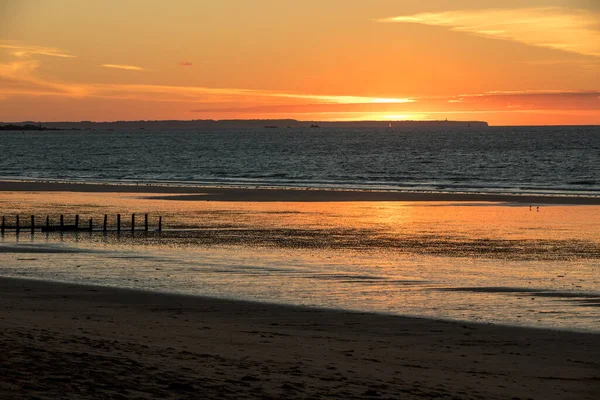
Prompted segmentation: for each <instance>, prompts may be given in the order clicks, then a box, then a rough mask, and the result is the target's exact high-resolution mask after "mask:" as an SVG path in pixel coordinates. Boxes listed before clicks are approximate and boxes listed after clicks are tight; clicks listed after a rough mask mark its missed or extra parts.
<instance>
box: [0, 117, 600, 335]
mask: <svg viewBox="0 0 600 400" xmlns="http://www.w3.org/2000/svg"><path fill="white" fill-rule="evenodd" d="M0 180H27V181H57V182H63V181H64V182H84V183H118V184H134V185H139V184H144V185H145V184H158V185H177V186H186V185H188V186H211V187H223V186H234V187H252V188H254V187H265V188H269V187H277V188H290V189H315V188H321V189H331V190H341V189H343V190H387V191H410V192H415V191H417V192H460V193H465V192H468V193H501V194H514V195H519V194H537V195H542V196H558V195H560V196H579V197H582V196H586V197H590V196H600V127H489V128H485V129H479V128H476V129H471V128H469V129H466V128H456V129H454V128H453V129H443V128H393V129H358V128H355V129H350V128H344V129H338V128H336V129H329V128H327V129H325V128H321V129H299V128H293V129H254V130H214V131H205V132H194V131H175V130H170V131H161V132H159V131H152V130H148V129H145V130H95V131H94V130H86V131H71V130H69V131H40V132H19V131H16V132H2V133H1V134H0ZM167 197H168V195H165V194H161V195H160V196H154V197H153V196H152V195H151V194H141V193H137V194H135V193H99V192H89V193H86V192H79V193H60V192H52V193H49V192H9V191H5V192H0V214H2V215H4V216H6V221H7V224H10V223H12V219H14V218H15V217H14V216H15V215H17V214H20V215H22V216H23V217H22V221H24V222H23V224H24V226H25V228H24V229H23V230H22V231H21V232H20V233H18V234H17V233H16V232H14V231H10V232H9V231H7V232H6V233H4V234H3V235H1V237H0V276H4V277H18V278H26V279H38V280H46V281H60V282H70V283H77V284H90V285H102V286H111V287H123V288H131V289H140V290H151V291H159V292H169V293H182V294H186V295H191V296H210V297H219V298H230V299H240V300H250V301H258V302H269V303H279V304H292V305H300V306H308V307H320V308H331V309H342V310H350V311H359V312H374V313H383V314H393V315H402V316H413V317H421V318H434V319H440V320H449V321H467V322H477V323H485V324H502V325H511V326H526V327H534V328H544V329H559V330H569V331H581V332H592V333H600V206H597V205H578V206H570V205H558V204H554V205H548V204H545V203H540V204H536V203H530V204H527V203H520V202H506V203H486V202H477V201H469V202H377V201H371V202H345V203H344V202H337V203H328V202H311V203H301V202H273V203H271V202H257V203H251V202H220V201H182V200H181V199H176V200H168V199H167ZM117 213H120V214H122V215H123V216H124V217H123V228H124V229H123V231H122V232H121V233H116V232H114V231H111V229H113V228H114V224H115V216H116V214H117ZM130 213H137V214H138V215H140V214H144V213H149V218H150V225H151V227H152V229H151V230H150V232H148V233H146V232H140V231H137V232H133V233H132V232H131V231H130V230H129V227H130V225H129V221H128V219H127V218H128V217H125V216H128V215H129V214H130ZM59 214H65V218H66V223H67V224H68V223H72V219H73V218H74V215H71V214H78V215H79V216H80V218H81V221H86V222H87V221H88V220H89V219H92V220H93V221H101V220H102V218H103V216H104V214H108V215H109V232H107V233H104V232H102V231H101V230H97V231H95V232H78V233H63V234H61V233H41V232H35V233H34V234H31V233H29V231H28V229H27V228H26V226H27V221H28V219H29V216H30V215H35V216H36V217H37V218H38V219H37V221H43V220H45V218H46V216H48V217H49V218H50V220H51V221H52V222H56V220H57V219H58V217H59ZM159 215H160V216H162V218H163V224H164V229H163V231H162V232H155V231H153V228H154V227H155V226H156V223H157V217H158V216H159ZM25 216H26V217H25ZM139 218H140V217H138V221H139ZM96 224H97V222H96Z"/></svg>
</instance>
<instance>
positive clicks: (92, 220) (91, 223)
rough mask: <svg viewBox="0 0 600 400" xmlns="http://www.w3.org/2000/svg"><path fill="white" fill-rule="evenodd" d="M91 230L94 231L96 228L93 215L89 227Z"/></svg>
mask: <svg viewBox="0 0 600 400" xmlns="http://www.w3.org/2000/svg"><path fill="white" fill-rule="evenodd" d="M89 230H90V232H92V231H93V230H94V219H93V218H92V217H90V228H89Z"/></svg>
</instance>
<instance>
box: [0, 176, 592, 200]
mask: <svg viewBox="0 0 600 400" xmlns="http://www.w3.org/2000/svg"><path fill="white" fill-rule="evenodd" d="M0 191H2V192H11V191H15V192H39V191H44V192H75V193H77V192H85V193H145V194H152V198H156V199H169V200H188V201H198V200H201V201H252V202H356V201H438V202H439V201H460V202H474V201H475V202H477V201H484V202H503V203H518V204H572V205H577V204H578V205H598V204H600V197H597V196H568V195H549V196H542V195H531V194H514V195H508V194H490V193H466V192H465V193H457V192H431V191H429V192H427V191H414V192H410V191H389V190H388V191H382V190H331V189H308V188H306V189H299V188H296V189H293V188H288V189H281V188H260V187H226V186H221V187H210V186H193V185H185V186H182V185H176V184H170V185H159V184H147V183H144V184H133V183H129V184H121V185H117V184H109V183H98V184H89V183H75V182H52V181H49V182H47V181H31V180H29V181H17V180H14V181H11V180H4V181H2V180H0ZM166 195H168V196H166Z"/></svg>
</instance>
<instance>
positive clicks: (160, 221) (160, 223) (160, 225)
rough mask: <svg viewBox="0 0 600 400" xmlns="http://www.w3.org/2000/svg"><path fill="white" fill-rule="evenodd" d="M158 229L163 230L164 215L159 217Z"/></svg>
mask: <svg viewBox="0 0 600 400" xmlns="http://www.w3.org/2000/svg"><path fill="white" fill-rule="evenodd" d="M158 231H159V232H161V231H162V217H158Z"/></svg>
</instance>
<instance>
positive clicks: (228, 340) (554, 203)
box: [0, 182, 600, 399]
mask: <svg viewBox="0 0 600 400" xmlns="http://www.w3.org/2000/svg"><path fill="white" fill-rule="evenodd" d="M311 196H312V197H311ZM363 196H364V198H363ZM388 196H389V198H388ZM402 196H408V197H402ZM445 196H450V197H445ZM0 200H1V201H2V204H3V211H4V212H5V213H6V214H8V215H12V214H14V213H22V214H23V215H28V214H30V213H37V214H38V215H43V214H45V213H48V214H51V216H52V218H56V217H57V213H59V212H60V213H63V212H64V213H66V214H67V215H69V213H74V212H78V213H81V214H82V218H84V217H85V218H87V217H88V216H94V217H96V216H98V215H102V214H103V213H114V212H118V211H119V210H121V211H122V212H124V211H127V212H138V213H141V212H143V211H144V210H146V211H150V212H151V213H154V214H162V215H166V216H167V218H166V219H165V221H166V229H165V231H164V232H162V233H160V234H157V233H152V232H150V233H148V234H121V235H120V236H115V234H114V233H109V234H108V235H106V234H104V235H103V234H98V233H93V234H92V233H89V234H87V233H84V234H72V235H71V234H64V235H63V234H60V235H58V234H55V235H52V234H50V235H48V234H41V233H36V234H35V235H30V234H28V233H26V234H23V233H21V234H20V235H16V236H15V235H14V233H7V234H6V235H5V236H3V238H2V243H1V244H0V260H2V265H0V275H2V277H1V278H0V293H2V301H1V302H0V327H1V329H0V344H1V346H2V348H3V351H4V356H3V358H2V360H1V361H0V377H1V378H0V393H1V394H2V395H1V396H0V397H2V398H9V399H10V398H15V399H16V398H57V397H64V398H209V399H210V398H215V399H217V398H273V399H277V398H283V397H287V398H315V399H319V398H323V399H325V398H336V399H338V398H349V399H350V398H357V399H362V398H386V399H387V398H389V399H395V398H403V399H404V398H406V399H412V398H414V399H418V398H457V399H507V398H508V399H516V398H519V399H594V398H596V397H597V395H598V393H600V375H599V374H598V371H599V370H600V369H599V367H600V365H599V363H598V356H599V355H600V341H599V340H598V333H597V325H596V322H597V317H598V315H597V305H598V299H599V296H598V293H597V289H598V284H597V275H595V273H596V272H595V271H596V270H595V268H596V267H595V266H596V265H597V260H598V254H599V252H598V244H597V243H598V232H597V228H594V227H595V226H596V223H595V220H596V218H598V207H596V204H598V203H597V201H598V199H597V198H576V197H573V198H571V197H557V196H548V197H545V196H539V197H536V198H523V197H522V196H505V197H502V198H497V197H494V198H486V197H485V196H477V195H473V194H468V195H462V194H436V193H425V194H419V193H417V194H411V193H408V194H405V193H388V192H345V191H319V190H273V189H258V190H252V189H248V188H246V189H237V188H189V187H161V186H125V185H83V184H66V183H62V184H51V183H34V182H2V183H0ZM205 200H210V201H205ZM530 205H531V206H532V207H533V208H531V207H529V206H530ZM538 206H541V207H542V209H541V211H537V210H536V207H538ZM547 207H548V208H547ZM154 214H153V215H154ZM84 220H85V219H84ZM432 223H435V224H436V225H435V235H434V236H431V232H434V231H431V232H430V227H431V225H432ZM487 226H491V227H492V228H489V227H487ZM411 238H412V239H411ZM424 265H427V269H424V267H423V266H424ZM523 268H524V269H523ZM482 270H485V273H484V274H482V273H481V271H482ZM511 271H514V272H511ZM567 272H568V273H567ZM424 274H425V275H424ZM523 275H524V276H523ZM594 276H596V278H594ZM23 278H26V279H23ZM594 279H596V280H594ZM416 299H418V301H415V300H416ZM392 306H393V308H392ZM444 307H446V308H444ZM467 310H469V313H466V311H467ZM511 310H512V311H511ZM405 315H414V316H413V317H410V316H405ZM578 315H579V316H578ZM415 316H416V317H415ZM569 318H571V319H569ZM573 318H575V319H573ZM577 318H578V319H577ZM474 321H482V322H480V323H477V322H474ZM488 321H489V322H488ZM561 321H562V322H561ZM490 322H493V323H490ZM517 325H521V326H517ZM552 326H556V327H558V328H559V329H552V328H549V327H552ZM594 326H596V328H594ZM542 327H545V329H542Z"/></svg>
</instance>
